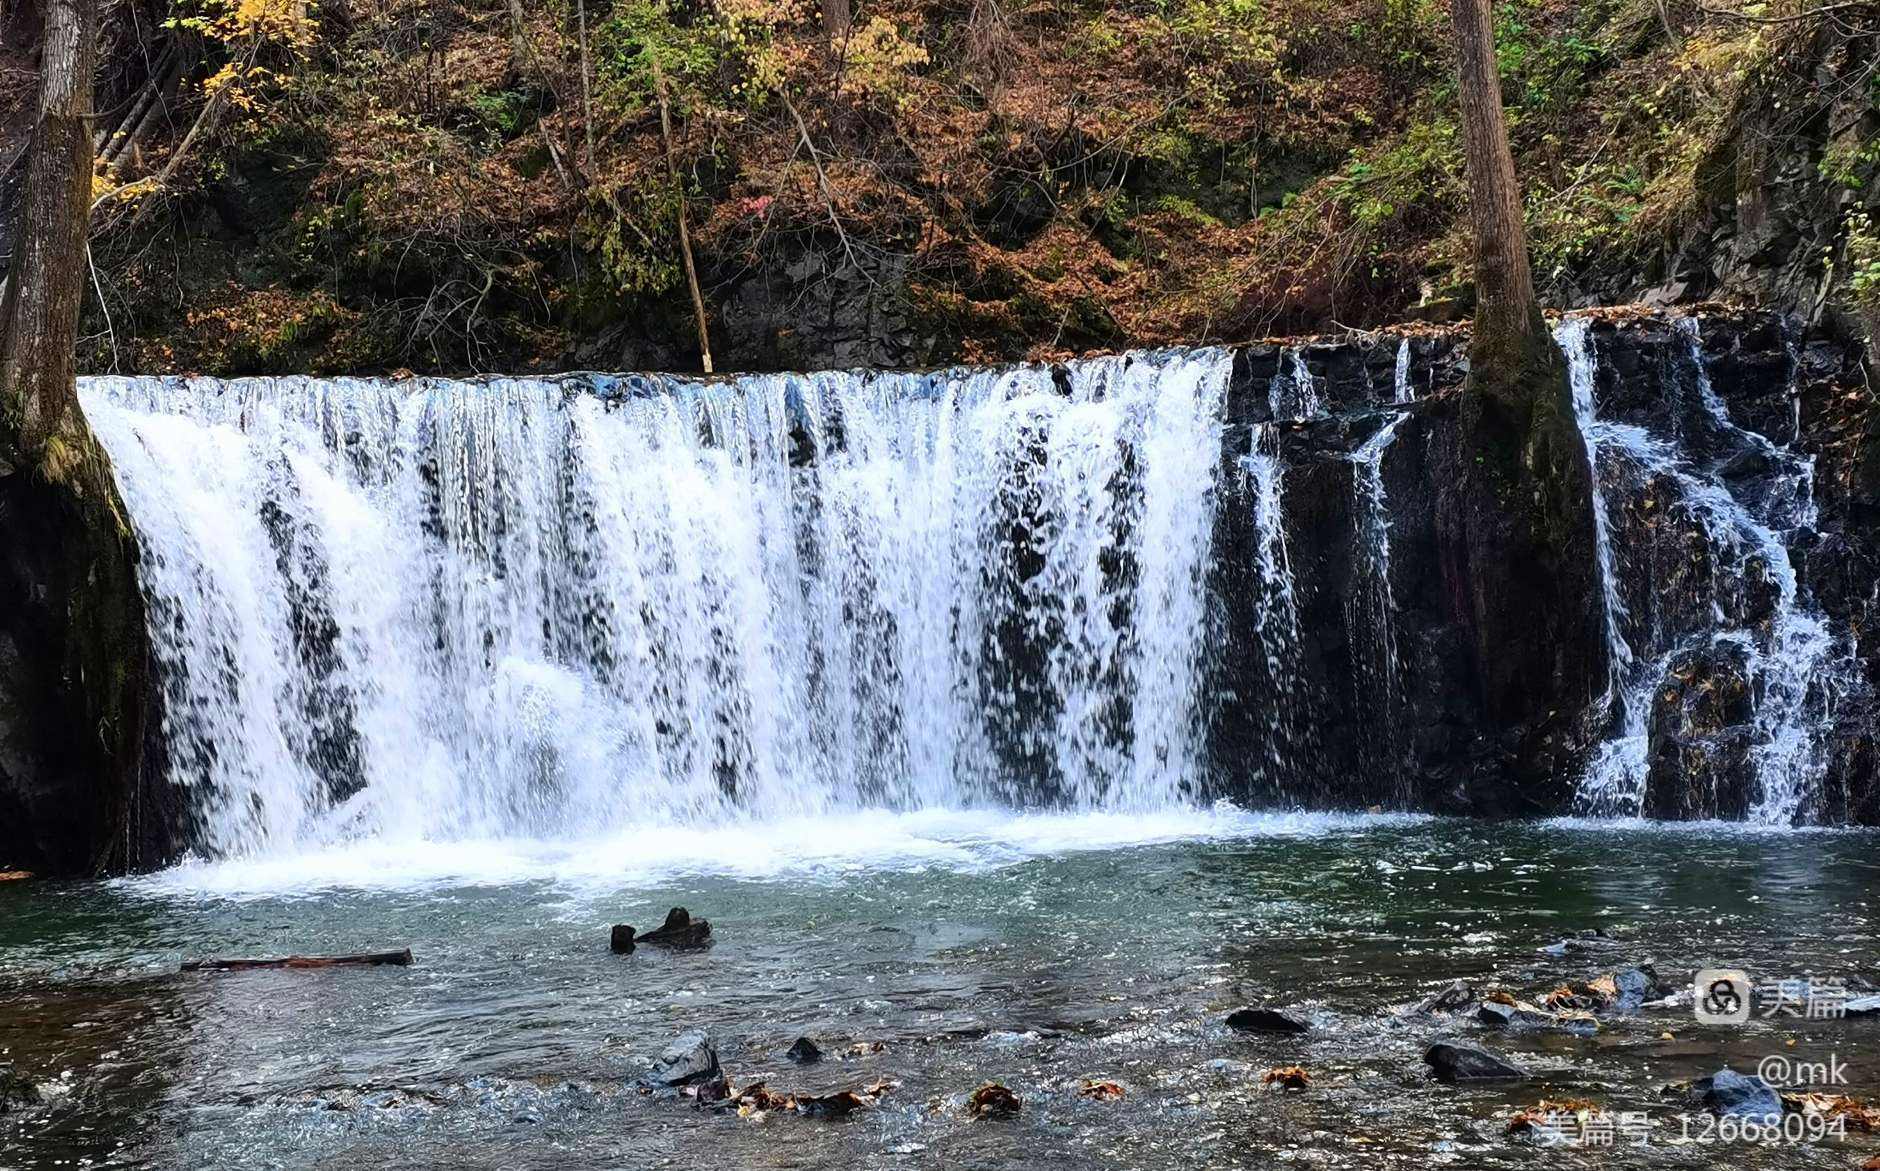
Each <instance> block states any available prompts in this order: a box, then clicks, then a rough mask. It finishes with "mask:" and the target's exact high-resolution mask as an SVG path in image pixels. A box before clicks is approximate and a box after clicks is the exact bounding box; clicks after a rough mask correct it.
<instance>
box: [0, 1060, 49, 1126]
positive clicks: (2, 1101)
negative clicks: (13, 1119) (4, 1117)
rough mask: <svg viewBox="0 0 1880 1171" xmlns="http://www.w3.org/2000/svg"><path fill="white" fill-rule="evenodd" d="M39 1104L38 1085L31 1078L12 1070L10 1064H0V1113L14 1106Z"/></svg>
mask: <svg viewBox="0 0 1880 1171" xmlns="http://www.w3.org/2000/svg"><path fill="white" fill-rule="evenodd" d="M37 1105H39V1087H38V1086H37V1085H35V1084H33V1079H32V1078H29V1077H24V1076H22V1075H20V1074H18V1073H15V1072H14V1071H13V1067H12V1066H10V1065H0V1114H5V1113H7V1112H8V1111H11V1110H13V1109H15V1108H16V1107H25V1106H37Z"/></svg>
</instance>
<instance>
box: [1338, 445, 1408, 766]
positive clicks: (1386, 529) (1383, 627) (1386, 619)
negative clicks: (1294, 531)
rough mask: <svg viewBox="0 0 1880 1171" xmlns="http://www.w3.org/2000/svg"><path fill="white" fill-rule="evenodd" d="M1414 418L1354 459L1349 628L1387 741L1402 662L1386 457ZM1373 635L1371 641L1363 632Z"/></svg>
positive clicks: (1364, 688)
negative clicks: (1354, 575) (1353, 568)
mask: <svg viewBox="0 0 1880 1171" xmlns="http://www.w3.org/2000/svg"><path fill="white" fill-rule="evenodd" d="M1408 417H1409V416H1408V415H1406V414H1401V413H1400V414H1396V415H1393V416H1391V418H1390V419H1389V420H1388V421H1387V422H1385V424H1384V425H1383V426H1382V427H1379V428H1378V429H1377V430H1376V431H1375V432H1374V433H1373V434H1372V435H1371V437H1370V438H1369V439H1366V440H1365V441H1364V442H1363V443H1361V444H1359V446H1358V450H1357V451H1355V452H1353V453H1352V456H1351V462H1352V470H1351V490H1352V520H1353V523H1354V525H1355V526H1356V530H1357V531H1356V533H1355V537H1356V540H1355V541H1354V548H1355V551H1356V558H1355V562H1356V572H1357V578H1358V580H1357V581H1356V582H1355V583H1353V584H1354V586H1355V588H1354V589H1353V591H1352V593H1351V596H1350V598H1349V600H1348V608H1349V609H1348V615H1347V619H1346V624H1347V626H1348V627H1349V628H1350V629H1351V630H1352V631H1353V633H1354V638H1353V642H1354V645H1356V646H1360V647H1367V648H1368V650H1366V651H1361V652H1359V653H1358V655H1357V659H1358V661H1357V662H1356V663H1355V664H1354V666H1355V668H1356V669H1355V671H1354V672H1353V674H1354V677H1355V681H1356V682H1357V683H1358V686H1359V691H1360V693H1361V695H1362V696H1363V698H1364V699H1366V700H1368V701H1369V702H1370V703H1371V704H1373V705H1374V706H1375V708H1376V710H1377V712H1378V714H1379V716H1380V717H1381V720H1380V724H1381V727H1382V729H1383V731H1384V736H1385V738H1386V739H1388V738H1389V736H1390V735H1391V734H1392V733H1394V731H1395V730H1396V727H1397V713H1398V709H1399V708H1400V706H1401V698H1402V697H1401V690H1402V668H1401V664H1400V663H1399V662H1398V659H1397V596H1396V594H1395V592H1394V591H1393V590H1392V588H1391V583H1390V528H1391V520H1390V495H1389V493H1388V492H1387V491H1386V490H1385V487H1384V456H1385V455H1386V454H1387V453H1388V452H1389V451H1390V447H1391V444H1392V443H1393V442H1395V441H1396V438H1397V430H1398V428H1400V427H1402V426H1403V422H1404V420H1405V419H1406V418H1408ZM1367 631H1368V637H1366V636H1365V635H1364V633H1363V632H1367ZM1386 755H1387V756H1388V755H1390V753H1389V752H1388V751H1387V752H1386Z"/></svg>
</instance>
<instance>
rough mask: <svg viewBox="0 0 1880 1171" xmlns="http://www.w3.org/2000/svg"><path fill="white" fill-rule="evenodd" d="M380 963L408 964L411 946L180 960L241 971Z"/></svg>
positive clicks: (186, 965)
mask: <svg viewBox="0 0 1880 1171" xmlns="http://www.w3.org/2000/svg"><path fill="white" fill-rule="evenodd" d="M381 964H396V965H397V966H399V967H401V968H404V967H410V966H411V949H410V948H405V949H404V950H403V951H375V952H367V953H364V954H361V955H349V956H282V957H280V958H278V959H215V960H184V961H183V970H184V971H185V972H243V971H247V970H248V969H250V968H342V967H373V968H376V967H378V966H380V965H381Z"/></svg>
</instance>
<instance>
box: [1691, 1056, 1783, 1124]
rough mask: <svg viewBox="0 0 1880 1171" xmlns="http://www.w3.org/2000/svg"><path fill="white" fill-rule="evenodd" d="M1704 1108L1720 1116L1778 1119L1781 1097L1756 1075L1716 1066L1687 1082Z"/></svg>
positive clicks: (1780, 1114)
mask: <svg viewBox="0 0 1880 1171" xmlns="http://www.w3.org/2000/svg"><path fill="white" fill-rule="evenodd" d="M1691 1093H1692V1094H1694V1095H1696V1097H1697V1099H1698V1101H1699V1102H1701V1103H1702V1104H1703V1107H1704V1109H1706V1110H1709V1111H1711V1112H1712V1113H1713V1114H1717V1115H1720V1116H1723V1117H1736V1118H1770V1117H1775V1118H1780V1117H1782V1096H1781V1095H1780V1094H1778V1093H1776V1091H1775V1087H1774V1086H1771V1085H1770V1084H1769V1083H1768V1082H1766V1081H1764V1080H1763V1079H1762V1078H1760V1077H1750V1076H1747V1075H1745V1074H1740V1073H1738V1072H1736V1071H1735V1070H1733V1069H1728V1068H1725V1069H1720V1070H1718V1071H1717V1072H1716V1073H1713V1074H1711V1075H1710V1076H1709V1077H1706V1078H1699V1079H1697V1080H1696V1081H1694V1082H1692V1083H1691Z"/></svg>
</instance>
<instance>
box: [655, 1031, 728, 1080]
mask: <svg viewBox="0 0 1880 1171" xmlns="http://www.w3.org/2000/svg"><path fill="white" fill-rule="evenodd" d="M722 1077H723V1074H722V1072H721V1071H720V1070H719V1068H718V1047H717V1046H715V1045H713V1044H712V1039H711V1038H710V1037H708V1036H706V1035H705V1034H704V1033H700V1032H691V1033H683V1034H681V1035H680V1036H679V1037H678V1038H676V1039H675V1040H674V1041H673V1043H672V1044H670V1045H668V1046H666V1051H665V1052H664V1053H661V1054H660V1055H659V1060H657V1061H655V1062H654V1063H653V1065H652V1068H650V1069H648V1070H647V1071H646V1079H645V1080H646V1081H648V1082H650V1083H652V1084H653V1085H657V1086H673V1087H677V1086H689V1085H692V1084H694V1083H699V1082H710V1081H711V1080H712V1079H713V1078H722Z"/></svg>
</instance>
